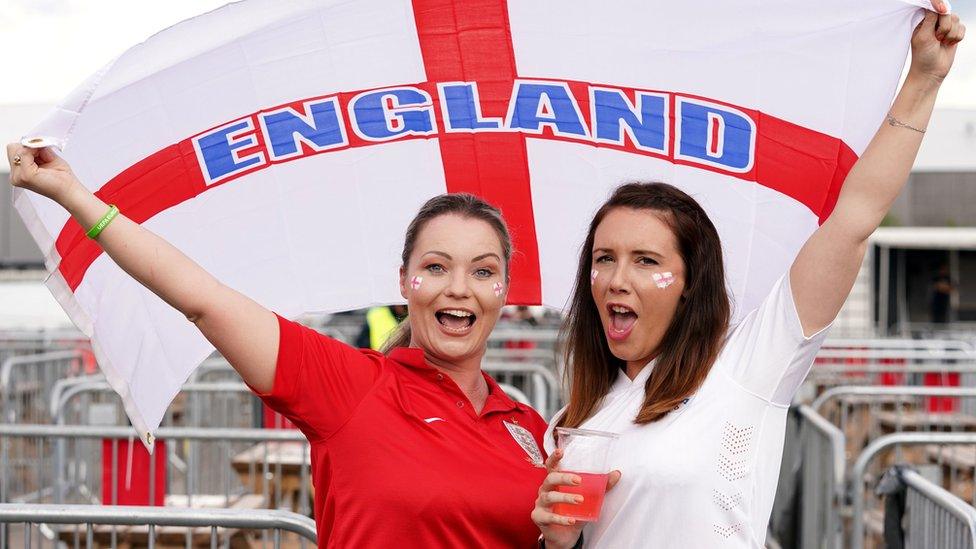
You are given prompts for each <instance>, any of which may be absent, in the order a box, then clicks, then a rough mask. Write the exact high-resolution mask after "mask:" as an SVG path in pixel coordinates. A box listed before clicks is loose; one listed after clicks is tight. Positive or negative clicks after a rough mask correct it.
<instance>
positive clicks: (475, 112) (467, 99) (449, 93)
mask: <svg viewBox="0 0 976 549" xmlns="http://www.w3.org/2000/svg"><path fill="white" fill-rule="evenodd" d="M476 86H477V84H473V83H467V82H465V83H460V84H442V85H441V86H439V87H440V92H441V104H442V105H444V121H445V123H446V126H447V130H449V131H450V130H495V129H498V128H499V127H501V122H500V121H499V120H498V119H497V118H491V119H487V118H482V117H481V106H480V105H479V104H478V88H477V87H476Z"/></svg>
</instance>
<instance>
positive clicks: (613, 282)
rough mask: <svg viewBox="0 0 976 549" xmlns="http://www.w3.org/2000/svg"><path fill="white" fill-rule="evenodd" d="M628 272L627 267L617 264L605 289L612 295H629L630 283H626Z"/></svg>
mask: <svg viewBox="0 0 976 549" xmlns="http://www.w3.org/2000/svg"><path fill="white" fill-rule="evenodd" d="M628 274H629V273H628V270H627V265H626V264H624V263H622V262H621V263H617V264H616V265H614V267H613V272H612V273H611V275H610V282H609V284H608V285H607V288H608V289H609V290H610V293H612V294H628V293H630V282H629V281H628V279H627V277H628Z"/></svg>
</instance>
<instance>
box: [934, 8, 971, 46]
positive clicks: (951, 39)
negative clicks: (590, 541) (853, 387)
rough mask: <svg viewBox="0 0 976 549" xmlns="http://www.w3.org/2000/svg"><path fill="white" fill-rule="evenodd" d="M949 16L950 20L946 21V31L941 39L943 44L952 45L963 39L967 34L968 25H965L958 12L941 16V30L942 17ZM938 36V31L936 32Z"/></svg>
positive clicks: (940, 24) (940, 26) (940, 25)
mask: <svg viewBox="0 0 976 549" xmlns="http://www.w3.org/2000/svg"><path fill="white" fill-rule="evenodd" d="M943 18H947V19H948V22H947V23H945V26H946V28H945V33H944V34H943V35H942V38H940V40H941V41H942V43H943V44H945V45H947V46H951V45H952V44H957V43H959V42H961V41H962V39H963V37H964V36H966V25H963V24H962V22H961V21H960V20H959V16H958V15H956V14H952V15H943V16H941V17H939V28H940V30H941V28H942V25H943V22H942V19H943ZM936 36H938V33H936Z"/></svg>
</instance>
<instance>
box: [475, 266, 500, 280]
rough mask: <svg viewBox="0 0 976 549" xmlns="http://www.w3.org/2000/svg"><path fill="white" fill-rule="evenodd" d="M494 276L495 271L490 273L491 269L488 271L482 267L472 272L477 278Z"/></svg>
mask: <svg viewBox="0 0 976 549" xmlns="http://www.w3.org/2000/svg"><path fill="white" fill-rule="evenodd" d="M494 274H495V271H492V270H491V269H489V268H487V267H482V268H480V269H476V270H475V271H474V276H476V277H478V278H491V277H492V275H494Z"/></svg>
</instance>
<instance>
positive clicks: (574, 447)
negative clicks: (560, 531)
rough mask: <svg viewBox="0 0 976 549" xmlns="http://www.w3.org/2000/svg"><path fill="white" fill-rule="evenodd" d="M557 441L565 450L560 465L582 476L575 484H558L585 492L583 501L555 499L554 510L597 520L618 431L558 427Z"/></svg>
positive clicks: (568, 490) (566, 490) (574, 491)
mask: <svg viewBox="0 0 976 549" xmlns="http://www.w3.org/2000/svg"><path fill="white" fill-rule="evenodd" d="M556 435H557V437H558V439H557V445H558V447H559V448H561V449H562V450H563V458H562V460H560V462H559V469H560V470H561V471H565V472H567V473H573V474H575V475H578V476H579V477H580V480H581V482H580V484H578V485H576V486H559V487H558V488H557V490H558V491H560V492H563V493H568V494H579V495H581V496H583V501H582V503H556V504H554V505H553V506H552V511H553V512H554V513H556V514H557V515H563V516H565V517H572V518H575V519H576V520H583V521H594V520H597V519H599V518H600V508H601V507H602V506H603V496H604V494H605V493H606V491H607V477H608V476H609V473H610V468H609V455H610V448H611V447H612V446H613V441H614V440H616V439H617V434H616V433H608V432H605V431H593V430H590V429H569V428H566V427H557V428H556Z"/></svg>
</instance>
